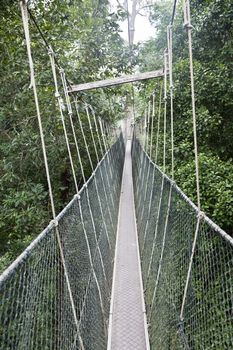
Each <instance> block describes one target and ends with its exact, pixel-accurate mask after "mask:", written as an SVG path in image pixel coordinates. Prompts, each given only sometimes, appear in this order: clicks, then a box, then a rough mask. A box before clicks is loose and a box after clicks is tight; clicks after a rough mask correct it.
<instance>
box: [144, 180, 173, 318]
mask: <svg viewBox="0 0 233 350" xmlns="http://www.w3.org/2000/svg"><path fill="white" fill-rule="evenodd" d="M172 186H173V182H171V184H170V191H169V197H168V204H167V211H166V219H165V225H164V233H163V241H162V249H161V253H160V259H159V267H158V271H157V276H156V281H155V288H154V292H153V297H152V302H151V307H150V315H149V319H148V321H149V323H150V320H151V316H152V312H153V307H154V303H155V298H156V293H157V288H158V284H159V279H160V274H161V269H162V262H163V255H164V249H165V243H166V236H167V228H168V220H169V214H170V207H171V198H172Z"/></svg>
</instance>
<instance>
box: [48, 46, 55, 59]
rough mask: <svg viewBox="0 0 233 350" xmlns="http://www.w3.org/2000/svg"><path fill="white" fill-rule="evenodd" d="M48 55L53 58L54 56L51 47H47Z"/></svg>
mask: <svg viewBox="0 0 233 350" xmlns="http://www.w3.org/2000/svg"><path fill="white" fill-rule="evenodd" d="M48 54H49V55H50V56H53V57H54V56H55V54H54V51H53V49H52V47H51V46H49V48H48Z"/></svg>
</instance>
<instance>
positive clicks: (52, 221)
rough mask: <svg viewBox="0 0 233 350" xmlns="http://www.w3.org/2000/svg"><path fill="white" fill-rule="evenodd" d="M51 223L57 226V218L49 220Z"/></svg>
mask: <svg viewBox="0 0 233 350" xmlns="http://www.w3.org/2000/svg"><path fill="white" fill-rule="evenodd" d="M51 225H53V226H54V227H57V226H58V220H57V218H56V219H53V220H51Z"/></svg>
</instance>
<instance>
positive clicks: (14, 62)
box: [0, 0, 233, 269]
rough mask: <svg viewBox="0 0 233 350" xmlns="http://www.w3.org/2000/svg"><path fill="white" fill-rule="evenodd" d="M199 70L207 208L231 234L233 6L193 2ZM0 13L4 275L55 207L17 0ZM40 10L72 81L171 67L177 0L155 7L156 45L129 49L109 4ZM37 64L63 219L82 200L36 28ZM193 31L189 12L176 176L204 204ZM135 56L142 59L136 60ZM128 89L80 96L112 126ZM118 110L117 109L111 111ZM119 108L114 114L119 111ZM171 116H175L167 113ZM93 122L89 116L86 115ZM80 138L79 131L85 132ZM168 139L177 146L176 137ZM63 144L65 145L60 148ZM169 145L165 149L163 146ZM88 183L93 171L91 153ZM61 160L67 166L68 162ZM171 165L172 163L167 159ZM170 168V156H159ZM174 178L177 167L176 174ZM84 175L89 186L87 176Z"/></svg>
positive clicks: (76, 0)
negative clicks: (168, 52)
mask: <svg viewBox="0 0 233 350" xmlns="http://www.w3.org/2000/svg"><path fill="white" fill-rule="evenodd" d="M191 5H192V22H193V26H194V28H195V30H193V42H194V66H195V67H194V69H195V83H196V93H197V115H198V143H199V152H200V166H201V197H202V198H201V200H202V206H203V210H204V211H206V213H207V214H208V215H209V216H210V217H212V218H213V219H214V220H215V221H216V222H217V223H218V224H219V225H220V226H222V227H223V228H224V229H226V230H227V231H228V232H230V233H232V231H233V227H232V220H233V206H232V203H233V196H232V190H233V165H232V156H233V154H232V150H233V138H232V134H233V123H232V107H233V106H232V104H233V99H232V73H231V72H232V68H233V67H232V65H233V64H232V54H233V53H232V47H233V45H232V44H233V42H232V41H233V39H232V38H233V35H232V34H233V24H232V23H233V22H232V19H233V8H232V5H231V2H230V1H229V0H221V1H219V0H209V1H205V2H203V1H199V0H193V1H191ZM0 6H1V8H0V23H1V24H0V37H1V41H0V49H1V54H0V60H1V63H0V79H1V87H0V127H1V131H2V137H1V140H0V156H1V159H2V161H1V164H0V175H1V179H0V196H1V212H0V235H1V240H0V255H1V256H2V257H1V262H0V269H1V268H3V267H5V266H6V265H7V264H8V263H9V262H10V261H11V260H12V259H13V258H14V257H15V256H16V255H18V253H19V252H20V251H22V249H23V248H24V247H25V246H26V245H27V244H28V242H29V241H31V240H32V238H34V237H35V236H36V235H37V234H38V232H40V230H41V229H42V228H43V227H45V226H46V225H47V223H48V221H49V218H50V217H51V215H50V205H49V200H48V193H47V184H46V178H45V172H44V165H43V158H42V153H41V146H40V139H39V133H38V126H37V119H36V114H35V107H34V100H33V94H32V91H31V89H29V84H30V81H29V80H30V78H29V72H28V64H27V56H26V47H25V41H24V35H23V30H22V23H21V17H20V10H19V4H18V1H3V2H1V5H0ZM31 12H32V13H33V16H34V17H35V19H36V21H37V23H38V24H39V26H40V28H41V30H42V32H43V33H44V35H45V37H46V38H47V40H48V42H49V43H50V44H51V45H52V46H53V49H54V51H55V52H56V53H57V58H58V60H59V63H60V64H61V66H62V67H64V68H65V71H66V74H67V76H68V79H69V81H71V82H85V81H91V80H96V79H104V78H107V77H110V76H116V75H121V74H123V73H128V72H130V71H131V69H132V66H135V65H136V66H138V67H140V70H144V71H147V70H152V69H157V68H160V67H161V66H162V64H163V63H162V57H163V51H164V48H165V47H166V27H167V25H168V23H169V20H170V16H171V1H167V2H164V1H161V2H157V3H156V5H154V6H153V7H150V18H151V22H152V23H153V25H154V26H155V28H156V39H153V40H150V41H148V42H146V43H144V44H139V45H135V46H134V48H131V50H129V49H128V48H127V45H125V44H124V42H123V40H122V39H121V37H120V35H119V25H118V21H119V20H120V19H121V18H122V16H123V17H124V16H125V13H122V9H120V8H119V11H118V12H111V11H110V8H109V5H108V1H107V0H100V1H91V0H87V1H81V0H69V1H68V0H67V1H62V2H57V1H52V0H47V1H45V0H44V1H39V0H38V1H33V2H32V4H31ZM30 28H31V36H32V48H33V57H34V60H35V66H36V74H37V81H38V89H39V98H40V104H41V111H42V115H43V123H44V128H45V136H46V143H47V152H48V158H49V166H50V170H51V178H52V183H53V190H54V197H55V202H56V209H57V212H58V211H59V210H60V209H61V208H62V207H63V206H64V204H65V203H67V202H68V201H69V200H70V199H71V198H72V195H73V193H74V188H73V184H72V178H71V173H70V167H69V166H68V165H69V163H68V158H67V152H66V149H65V144H64V136H63V131H62V128H61V123H60V119H59V113H58V109H57V106H56V103H55V99H54V88H53V82H52V74H51V69H50V64H49V57H48V54H47V50H46V48H45V46H44V44H43V41H42V39H41V36H40V34H39V33H38V30H37V28H36V27H35V25H33V23H32V22H31V26H30ZM186 40H187V39H186V33H185V31H184V30H183V28H182V11H181V9H178V12H177V16H176V19H175V25H174V80H175V84H174V85H175V162H176V163H175V177H176V180H177V182H178V184H179V185H180V186H181V188H182V189H183V190H184V191H185V192H186V193H187V194H188V195H189V196H190V197H191V198H192V199H193V200H194V201H195V179H194V161H193V158H194V157H193V136H192V122H191V103H190V85H189V66H188V59H187V57H188V53H187V46H186V45H185V43H186ZM132 50H133V53H134V54H133V53H132ZM154 89H155V83H154V81H150V82H149V83H148V82H147V83H141V84H138V87H137V90H138V92H139V93H138V95H140V96H141V97H142V99H143V98H144V97H148V96H149V95H150V93H151V92H152V91H153V90H154ZM128 91H129V90H127V88H125V87H123V88H115V89H107V90H106V93H105V94H104V93H103V91H97V92H95V93H91V94H80V95H79V101H86V102H90V103H91V104H92V105H93V106H94V107H95V109H96V111H97V114H98V115H101V116H103V117H104V118H106V119H108V120H115V119H116V117H118V118H119V117H120V113H121V112H122V103H121V100H120V99H119V98H117V99H116V98H115V99H114V98H113V97H116V96H127V95H128ZM111 104H113V106H112V108H111V112H109V105H111ZM113 110H114V113H113V112H112V111H113ZM168 113H169V110H168ZM83 120H84V123H85V117H84V114H83ZM77 132H78V128H77ZM169 137H170V136H169V134H168V140H169ZM55 145H56V147H55ZM160 146H161V147H162V145H160ZM82 158H83V161H84V167H85V171H86V174H87V176H88V175H89V174H90V172H91V169H90V165H89V163H88V159H87V156H86V153H85V149H83V152H82ZM61 159H62V161H61ZM168 161H169V159H168ZM159 162H160V164H161V159H159ZM168 171H169V169H168ZM76 172H77V174H78V177H79V178H80V185H81V184H82V180H81V173H80V169H79V167H78V166H77V165H76Z"/></svg>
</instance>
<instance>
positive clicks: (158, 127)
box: [155, 83, 163, 165]
mask: <svg viewBox="0 0 233 350" xmlns="http://www.w3.org/2000/svg"><path fill="white" fill-rule="evenodd" d="M162 93H163V84H162V83H161V86H160V93H159V108H158V121H157V134H156V146H155V164H156V165H157V162H158V151H159V134H160V118H161V107H162Z"/></svg>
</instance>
